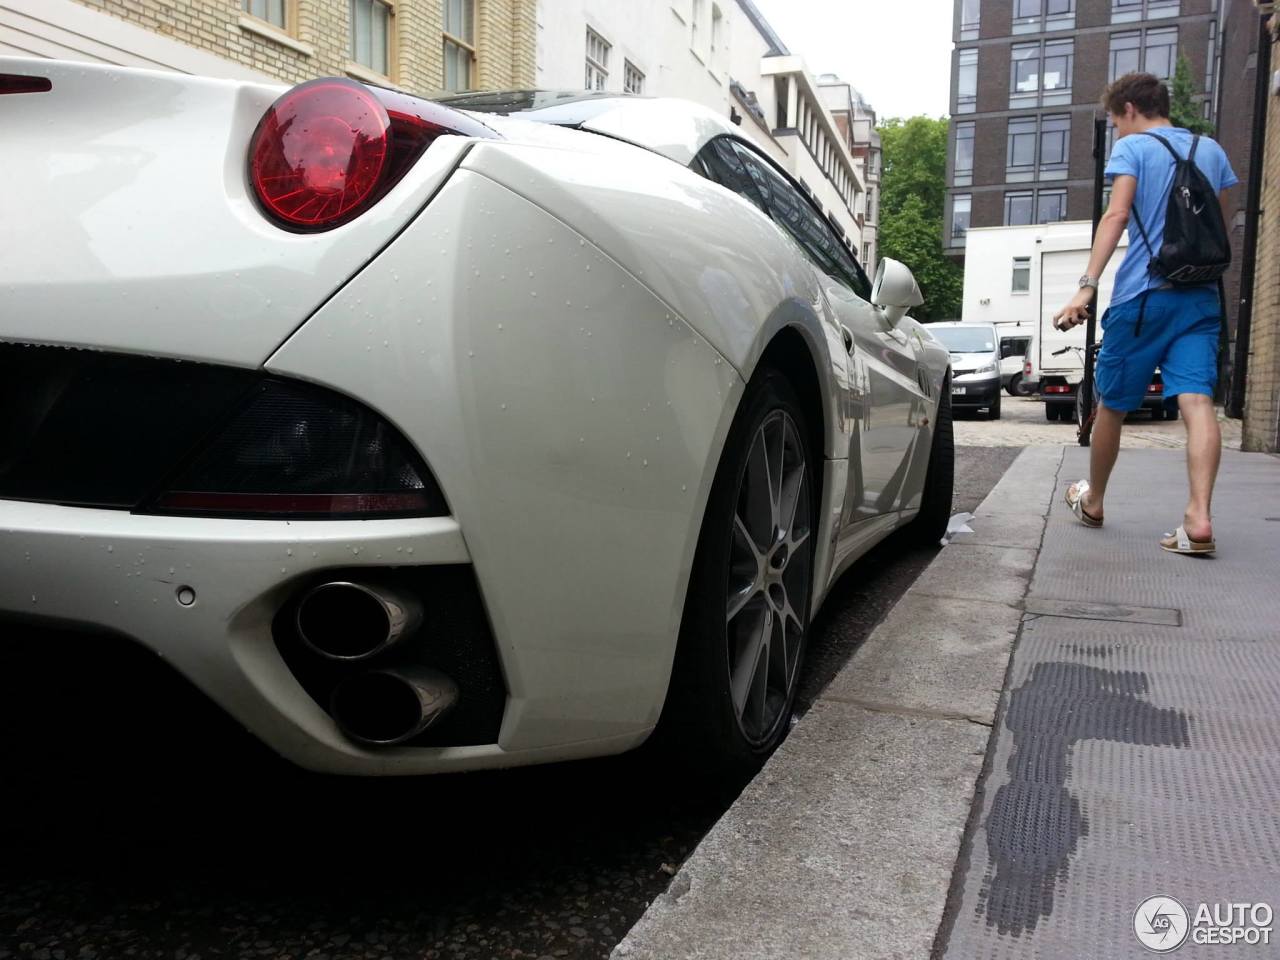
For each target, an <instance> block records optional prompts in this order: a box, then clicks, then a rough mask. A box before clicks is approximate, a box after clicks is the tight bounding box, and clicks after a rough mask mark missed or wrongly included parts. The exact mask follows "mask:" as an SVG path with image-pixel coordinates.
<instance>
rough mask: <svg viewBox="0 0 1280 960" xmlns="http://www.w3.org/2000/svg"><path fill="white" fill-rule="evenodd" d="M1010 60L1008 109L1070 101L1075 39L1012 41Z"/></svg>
mask: <svg viewBox="0 0 1280 960" xmlns="http://www.w3.org/2000/svg"><path fill="white" fill-rule="evenodd" d="M1010 53H1011V55H1010V63H1009V109H1011V110H1016V109H1018V108H1021V107H1036V106H1040V105H1042V104H1043V105H1046V106H1055V105H1058V104H1066V103H1070V102H1071V73H1072V65H1073V61H1074V59H1075V41H1074V40H1049V41H1047V42H1045V43H1041V42H1040V41H1036V42H1034V43H1019V44H1014V46H1013V48H1012V50H1011V51H1010Z"/></svg>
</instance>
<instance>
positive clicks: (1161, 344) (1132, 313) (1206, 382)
mask: <svg viewBox="0 0 1280 960" xmlns="http://www.w3.org/2000/svg"><path fill="white" fill-rule="evenodd" d="M1141 305H1142V296H1141V295H1139V296H1136V297H1133V298H1132V299H1130V300H1126V301H1124V303H1118V304H1115V305H1114V306H1112V307H1111V308H1110V309H1109V310H1107V312H1106V313H1105V314H1104V315H1103V317H1102V330H1103V334H1104V336H1103V338H1102V349H1101V351H1100V352H1099V353H1098V361H1097V369H1096V370H1095V373H1094V382H1095V383H1096V385H1097V389H1098V399H1099V401H1100V402H1101V403H1102V404H1103V405H1104V406H1107V407H1110V408H1111V409H1112V410H1122V411H1125V412H1128V411H1130V410H1137V409H1138V408H1139V407H1141V406H1142V401H1143V398H1145V397H1146V396H1147V386H1148V385H1149V384H1150V383H1151V381H1152V379H1153V376H1154V374H1155V371H1156V367H1159V368H1160V379H1161V380H1162V382H1163V383H1164V395H1165V396H1166V397H1173V396H1177V395H1178V394H1180V393H1204V394H1208V395H1209V396H1213V388H1214V387H1215V386H1216V385H1217V382H1218V333H1219V327H1220V325H1221V322H1222V308H1221V305H1220V304H1219V302H1218V291H1217V289H1216V288H1215V287H1193V288H1190V289H1181V290H1176V289H1175V290H1152V291H1151V292H1150V293H1149V294H1148V295H1147V304H1146V309H1145V311H1143V318H1142V329H1141V330H1138V331H1137V332H1135V328H1136V326H1137V323H1138V311H1139V308H1140V307H1141Z"/></svg>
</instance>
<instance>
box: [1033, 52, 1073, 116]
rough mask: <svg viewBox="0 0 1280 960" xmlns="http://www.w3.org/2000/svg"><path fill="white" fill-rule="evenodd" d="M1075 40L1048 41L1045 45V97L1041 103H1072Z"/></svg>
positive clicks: (1048, 104)
mask: <svg viewBox="0 0 1280 960" xmlns="http://www.w3.org/2000/svg"><path fill="white" fill-rule="evenodd" d="M1075 51H1076V42H1075V41H1074V40H1047V41H1045V45H1044V82H1043V85H1042V86H1043V89H1044V96H1043V97H1041V103H1043V104H1044V105H1045V106H1047V107H1048V106H1056V105H1058V104H1065V103H1070V102H1071V73H1072V67H1073V65H1074V62H1075Z"/></svg>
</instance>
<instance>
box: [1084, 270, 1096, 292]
mask: <svg viewBox="0 0 1280 960" xmlns="http://www.w3.org/2000/svg"><path fill="white" fill-rule="evenodd" d="M1085 287H1092V288H1093V289H1094V290H1097V289H1098V281H1097V280H1096V279H1095V278H1093V277H1091V276H1089V275H1088V274H1087V273H1086V274H1085V275H1084V276H1083V277H1081V278H1080V289H1081V290H1083V289H1084V288H1085Z"/></svg>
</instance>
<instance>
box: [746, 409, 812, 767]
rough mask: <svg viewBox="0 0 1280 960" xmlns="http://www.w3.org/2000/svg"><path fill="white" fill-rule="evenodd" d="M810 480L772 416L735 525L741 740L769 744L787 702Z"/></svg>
mask: <svg viewBox="0 0 1280 960" xmlns="http://www.w3.org/2000/svg"><path fill="white" fill-rule="evenodd" d="M809 527H810V506H809V475H808V465H807V463H806V462H805V453H804V445H803V443H802V442H801V439H800V433H799V430H798V429H797V427H796V423H795V421H794V420H793V419H792V418H791V417H790V416H789V415H788V414H787V413H786V412H785V411H782V410H774V411H773V412H772V413H770V414H769V415H768V416H767V417H766V418H765V420H764V422H763V423H762V424H760V427H759V429H757V430H756V434H755V437H754V438H753V439H752V441H751V446H750V450H749V453H748V454H747V462H746V465H745V468H744V469H743V473H742V477H741V479H740V481H739V486H738V496H737V500H736V508H735V511H734V518H733V536H732V546H731V548H730V549H731V552H730V562H729V584H728V595H727V597H726V600H725V628H726V629H725V634H726V638H727V643H728V664H729V689H730V694H731V697H732V701H733V710H734V714H735V716H736V717H737V721H738V726H739V728H740V729H741V731H742V734H743V736H744V737H745V738H746V739H747V740H748V741H749V742H750V743H751V744H752V745H756V746H758V745H760V744H763V743H764V742H766V741H767V740H769V738H770V737H771V736H772V734H773V733H774V731H775V730H776V728H777V726H778V724H779V723H780V722H781V720H782V718H783V716H784V714H785V713H786V712H787V710H788V708H789V705H790V703H791V693H792V690H793V688H794V687H795V684H796V679H797V675H798V668H799V665H800V652H801V648H802V646H803V641H804V632H805V629H806V624H805V617H806V616H807V613H808V609H809V589H810V571H811V568H812V561H811V556H812V549H811V545H810V544H809V542H808V541H809V536H810V532H811V531H810V529H809Z"/></svg>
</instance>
